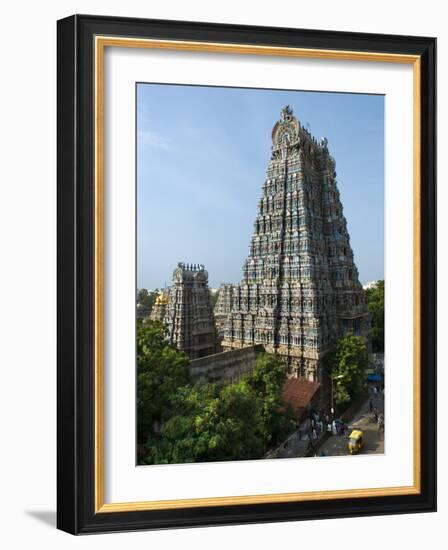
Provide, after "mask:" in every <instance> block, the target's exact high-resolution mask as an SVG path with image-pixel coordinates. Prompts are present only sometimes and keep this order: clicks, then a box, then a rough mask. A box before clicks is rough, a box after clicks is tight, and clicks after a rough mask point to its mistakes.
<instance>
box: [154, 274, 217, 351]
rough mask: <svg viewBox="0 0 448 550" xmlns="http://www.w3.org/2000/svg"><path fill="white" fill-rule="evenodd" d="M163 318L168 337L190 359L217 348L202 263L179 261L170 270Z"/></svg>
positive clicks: (206, 279) (208, 291)
mask: <svg viewBox="0 0 448 550" xmlns="http://www.w3.org/2000/svg"><path fill="white" fill-rule="evenodd" d="M164 322H165V324H166V325H167V327H168V338H169V341H170V342H171V343H173V344H175V345H176V346H177V348H178V349H179V350H181V351H184V352H185V353H186V354H187V355H188V356H189V357H190V359H197V358H198V357H205V356H206V355H212V354H214V353H215V352H216V329H215V320H214V316H213V306H212V303H211V300H210V290H209V287H208V273H207V271H206V270H205V268H204V266H203V265H193V264H185V263H178V264H177V267H176V269H175V270H174V272H173V284H172V286H171V287H170V289H169V296H168V303H167V306H166V311H165V317H164Z"/></svg>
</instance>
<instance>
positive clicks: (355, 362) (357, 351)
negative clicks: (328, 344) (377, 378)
mask: <svg viewBox="0 0 448 550" xmlns="http://www.w3.org/2000/svg"><path fill="white" fill-rule="evenodd" d="M368 362H369V361H368V354H367V346H366V343H365V341H364V339H363V338H362V337H360V336H355V335H354V334H352V333H351V332H349V333H347V334H345V335H344V336H342V337H341V338H339V340H338V341H337V343H336V345H335V347H334V349H333V350H332V351H331V352H330V353H329V355H328V356H327V363H328V366H329V369H330V377H331V379H332V386H333V398H334V403H335V405H336V407H341V406H343V405H346V404H348V403H351V402H353V401H354V400H356V399H357V398H358V397H360V396H361V394H362V393H363V391H364V389H365V387H366V376H367V375H366V369H367V366H368Z"/></svg>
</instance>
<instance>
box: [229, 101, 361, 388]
mask: <svg viewBox="0 0 448 550" xmlns="http://www.w3.org/2000/svg"><path fill="white" fill-rule="evenodd" d="M350 330H351V331H353V332H354V333H355V334H358V335H363V336H365V337H366V338H368V335H369V330H370V320H369V315H368V310H367V305H366V301H365V295H364V291H363V289H362V286H361V284H360V282H359V280H358V270H357V268H356V266H355V263H354V260H353V252H352V250H351V247H350V237H349V234H348V232H347V223H346V220H345V218H344V216H343V213H342V204H341V201H340V198H339V191H338V189H337V185H336V172H335V161H334V159H333V158H332V157H331V155H330V153H329V151H328V147H327V140H326V139H322V140H321V141H319V142H318V141H316V139H315V138H313V137H312V136H311V134H310V133H309V132H308V130H306V129H305V128H303V127H302V125H301V124H300V122H299V121H298V120H297V118H296V117H295V116H294V115H293V112H292V109H291V108H290V107H289V106H286V107H284V108H283V109H282V112H281V116H280V120H279V121H278V122H277V123H276V124H275V126H274V128H273V130H272V154H271V159H270V162H269V164H268V169H267V175H266V180H265V182H264V185H263V194H262V198H261V200H260V202H259V205H258V215H257V218H256V220H255V223H254V233H253V237H252V239H251V243H250V253H249V257H248V258H247V260H246V262H245V265H244V272H243V279H242V281H241V284H240V285H238V286H237V287H236V288H235V290H234V295H233V308H232V312H231V313H230V315H229V317H228V319H227V322H226V328H225V334H224V341H223V344H222V346H223V349H224V350H229V349H234V348H241V347H245V346H249V345H253V344H258V343H262V344H264V346H265V349H266V351H268V352H272V353H277V354H279V355H281V356H282V357H283V358H284V359H285V361H286V362H287V365H288V367H289V372H290V375H292V376H304V377H306V378H308V379H310V380H315V381H319V382H321V381H322V368H321V367H322V359H323V357H324V355H325V353H326V352H327V351H328V349H329V348H330V346H331V344H332V342H334V340H335V339H336V338H337V337H338V336H340V335H342V334H344V333H345V332H347V331H350Z"/></svg>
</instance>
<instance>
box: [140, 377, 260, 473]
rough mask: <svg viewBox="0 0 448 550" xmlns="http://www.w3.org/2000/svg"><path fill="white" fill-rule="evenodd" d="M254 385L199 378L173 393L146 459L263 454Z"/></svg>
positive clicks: (173, 460) (163, 460)
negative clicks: (223, 383)
mask: <svg viewBox="0 0 448 550" xmlns="http://www.w3.org/2000/svg"><path fill="white" fill-rule="evenodd" d="M259 410H260V403H258V401H257V399H256V397H255V395H254V393H253V390H252V389H251V388H250V387H249V385H248V384H247V383H246V382H244V381H243V382H240V383H238V384H228V385H224V386H223V385H219V384H194V385H192V386H185V387H182V388H179V389H178V391H177V392H176V394H175V395H173V396H172V399H171V404H170V407H169V410H167V416H168V418H167V419H166V420H165V423H164V427H163V432H162V434H161V438H160V439H159V440H158V441H157V442H156V444H155V445H153V446H152V447H151V448H148V450H147V451H148V452H147V454H146V457H145V458H146V461H147V463H156V464H163V463H181V462H205V461H217V460H232V459H235V458H237V459H240V460H244V459H250V458H260V457H261V456H262V454H263V450H264V441H263V438H262V435H261V432H262V422H263V421H262V418H261V415H260V412H259Z"/></svg>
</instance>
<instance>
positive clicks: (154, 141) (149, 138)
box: [137, 129, 173, 151]
mask: <svg viewBox="0 0 448 550" xmlns="http://www.w3.org/2000/svg"><path fill="white" fill-rule="evenodd" d="M137 141H138V145H143V146H147V147H153V148H154V149H162V150H163V151H171V150H172V149H173V147H172V144H171V140H169V139H168V138H166V137H164V136H161V135H160V134H157V133H156V132H153V131H152V130H141V129H139V130H138V131H137Z"/></svg>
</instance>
